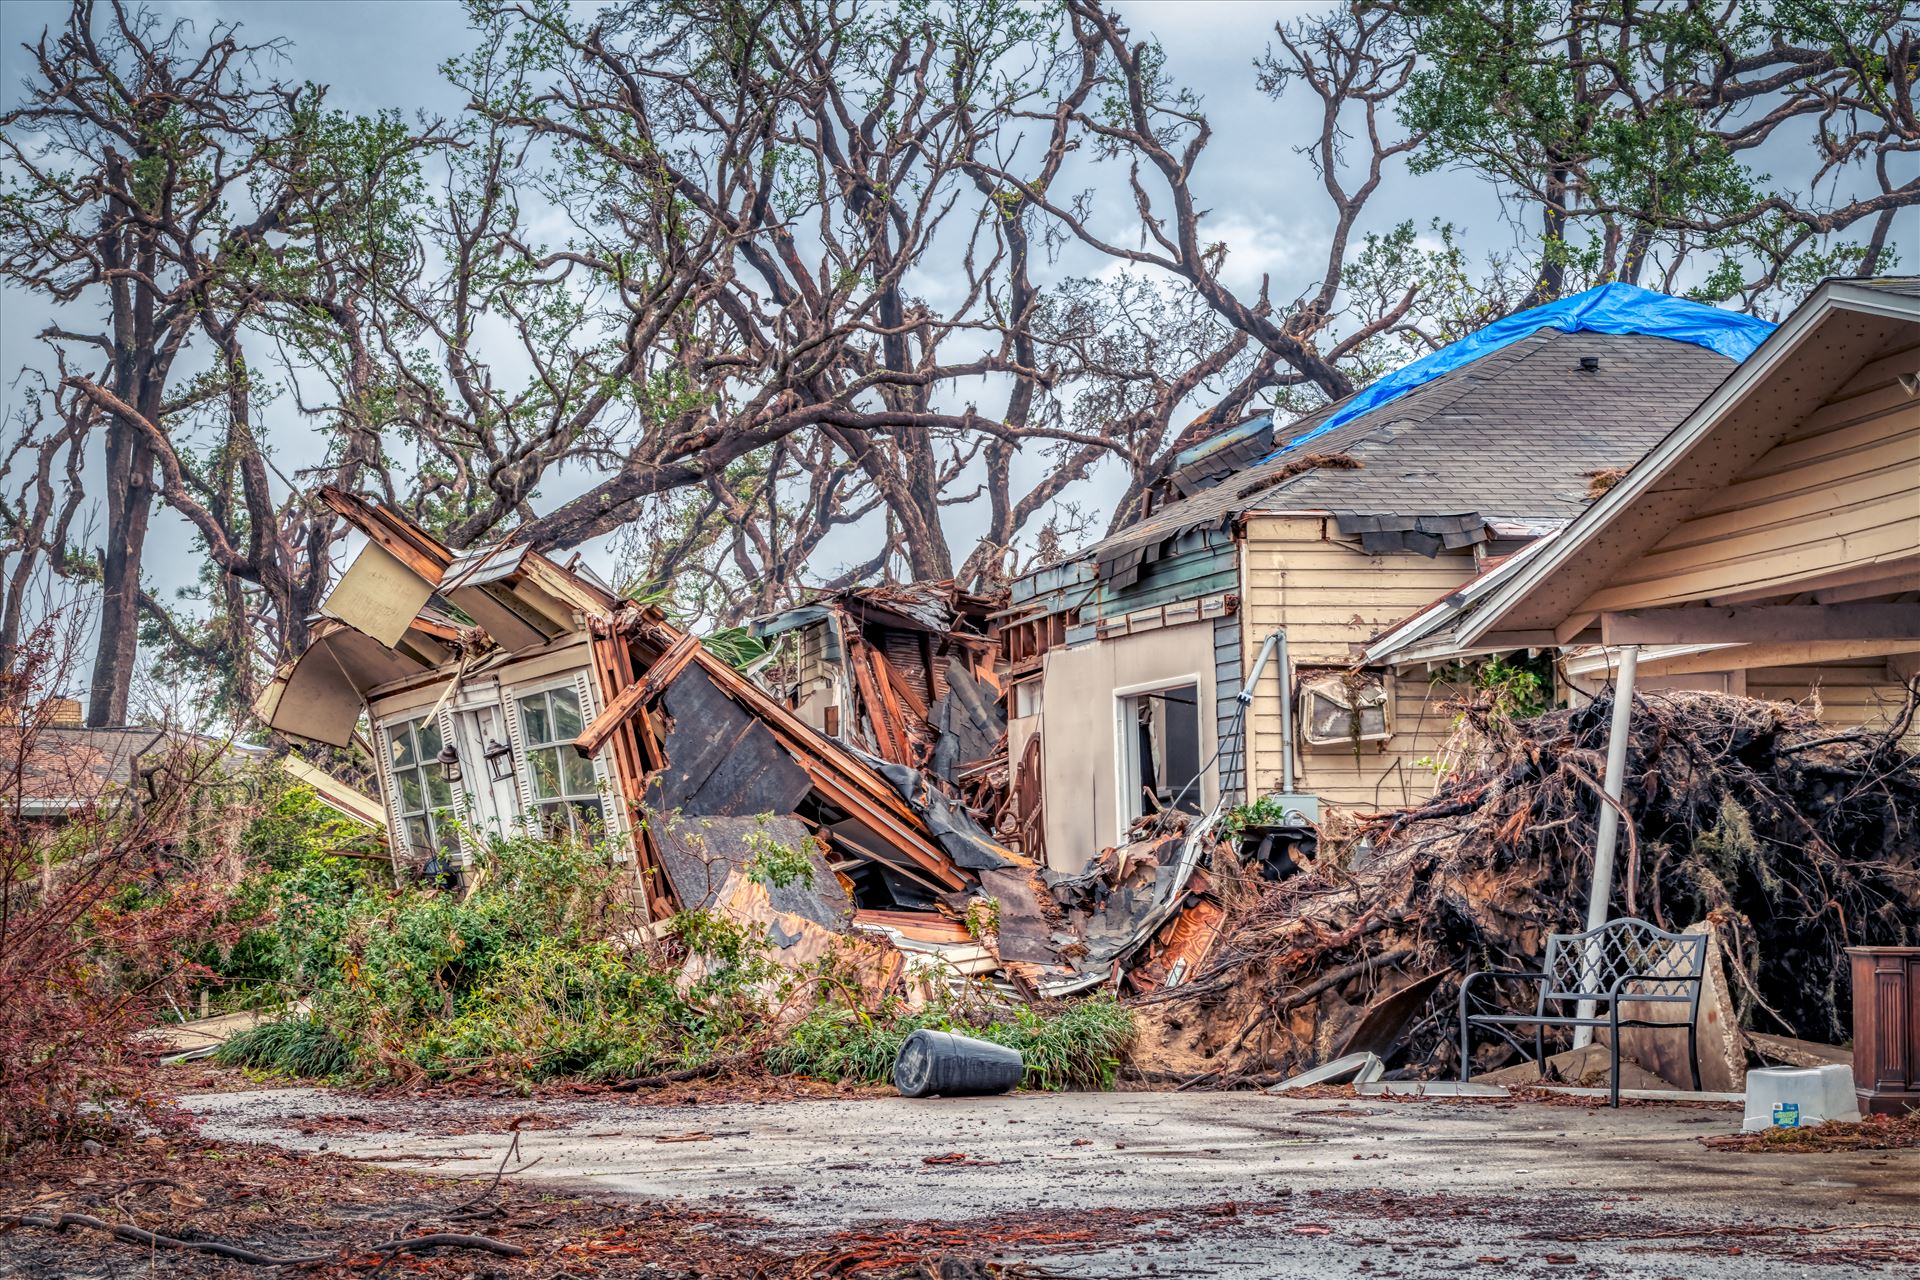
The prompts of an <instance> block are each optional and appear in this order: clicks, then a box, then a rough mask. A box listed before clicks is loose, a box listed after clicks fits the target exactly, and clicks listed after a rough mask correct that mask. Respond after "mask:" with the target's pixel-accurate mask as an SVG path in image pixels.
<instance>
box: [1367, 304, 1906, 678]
mask: <svg viewBox="0 0 1920 1280" xmlns="http://www.w3.org/2000/svg"><path fill="white" fill-rule="evenodd" d="M1901 324H1904V325H1908V326H1911V325H1914V324H1920V277H1890V278H1882V279H1875V280H1830V281H1827V282H1826V283H1824V284H1822V285H1821V286H1820V287H1819V288H1818V289H1817V290H1816V291H1815V292H1814V294H1813V296H1812V297H1810V298H1809V299H1808V300H1807V301H1806V302H1805V303H1803V304H1802V305H1801V306H1800V308H1799V309H1798V310H1796V311H1795V312H1794V313H1793V314H1792V315H1791V316H1789V317H1788V318H1787V320H1786V321H1785V322H1784V323H1783V324H1781V326H1780V327H1779V328H1778V329H1776V330H1775V331H1774V333H1773V334H1772V336H1770V337H1769V338H1768V339H1767V341H1766V342H1764V343H1762V344H1761V346H1760V347H1759V349H1758V350H1756V351H1755V352H1754V354H1753V355H1752V356H1751V357H1749V358H1748V359H1747V360H1746V361H1745V362H1744V363H1743V364H1741V365H1740V367H1739V369H1738V370H1737V372H1736V373H1735V374H1734V375H1733V376H1732V377H1730V378H1728V379H1727V380H1726V381H1725V382H1724V383H1723V384H1722V385H1721V386H1720V387H1719V388H1718V389H1717V390H1716V391H1715V392H1714V393H1713V394H1712V395H1711V396H1709V397H1708V398H1707V399H1706V400H1704V401H1703V402H1702V403H1701V404H1700V405H1699V406H1698V407H1697V408H1696V409H1695V410H1694V411H1693V412H1692V413H1691V414H1689V415H1687V417H1686V418H1685V419H1684V420H1683V421H1682V422H1680V423H1679V424H1678V425H1677V426H1676V427H1675V428H1674V429H1673V430H1672V431H1671V432H1669V433H1668V434H1667V435H1666V436H1665V437H1664V438H1663V439H1662V440H1660V441H1659V442H1658V443H1657V444H1656V445H1655V447H1654V448H1653V449H1652V450H1651V451H1650V452H1649V453H1648V454H1647V455H1646V456H1645V457H1644V458H1643V459H1642V460H1641V461H1640V462H1639V463H1638V465H1636V466H1634V467H1633V468H1632V469H1631V470H1630V471H1629V472H1628V473H1627V474H1626V475H1625V476H1623V477H1622V478H1621V479H1620V480H1619V481H1618V482H1617V483H1616V484H1615V485H1614V486H1613V487H1612V488H1611V489H1609V490H1608V491H1607V493H1606V494H1604V495H1603V496H1602V497H1601V498H1600V499H1599V500H1597V501H1596V502H1594V503H1593V505H1592V506H1590V507H1588V508H1587V509H1586V510H1585V511H1584V512H1582V513H1581V514H1580V515H1579V516H1578V517H1577V518H1576V519H1575V520H1574V521H1573V522H1572V523H1571V524H1570V525H1569V526H1568V527H1567V528H1566V529H1565V530H1564V531H1563V532H1562V533H1561V534H1560V535H1559V536H1558V537H1557V538H1555V539H1554V541H1553V545H1552V546H1551V547H1549V548H1547V549H1546V550H1544V551H1543V552H1542V553H1541V554H1539V555H1535V556H1531V557H1529V558H1528V559H1527V560H1526V561H1525V562H1524V563H1523V564H1521V565H1518V566H1516V567H1515V568H1514V569H1513V570H1512V571H1511V572H1509V573H1507V574H1504V575H1503V576H1502V577H1501V578H1500V580H1498V581H1497V582H1495V583H1493V584H1492V589H1491V590H1484V591H1482V592H1480V593H1478V594H1477V595H1476V596H1474V597H1473V598H1471V599H1463V600H1459V601H1456V602H1452V603H1451V605H1450V607H1449V608H1448V609H1447V611H1446V612H1447V614H1448V616H1446V617H1444V618H1429V619H1422V620H1420V623H1419V624H1418V625H1408V624H1402V626H1401V627H1399V628H1396V629H1395V631H1394V632H1393V633H1390V634H1389V635H1388V636H1385V637H1382V639H1381V640H1379V641H1377V642H1375V644H1374V645H1373V646H1372V647H1371V648H1370V649H1369V650H1368V652H1367V658H1368V660H1369V661H1381V660H1393V661H1408V660H1414V659H1416V658H1426V657H1431V656H1434V655H1436V654H1444V653H1465V652H1471V651H1474V650H1476V649H1481V648H1489V647H1491V648H1511V647H1514V646H1513V645H1511V644H1508V643H1505V642H1504V641H1505V640H1506V639H1509V638H1511V637H1513V636H1515V635H1519V634H1526V635H1533V634H1535V633H1539V632H1542V631H1543V630H1550V629H1553V628H1558V627H1560V626H1561V625H1562V624H1563V623H1568V622H1571V621H1573V620H1572V619H1570V618H1568V617H1567V616H1566V615H1567V614H1568V612H1569V611H1570V610H1571V609H1573V608H1575V607H1577V606H1578V605H1579V604H1580V602H1581V601H1583V600H1585V599H1586V598H1587V597H1588V596H1589V595H1591V594H1592V592H1593V591H1594V590H1595V589H1596V588H1597V587H1599V586H1600V585H1602V584H1605V583H1608V582H1610V581H1612V580H1613V579H1614V578H1615V576H1616V575H1618V574H1619V573H1620V572H1622V570H1623V569H1624V568H1625V567H1626V566H1627V565H1629V564H1630V563H1631V562H1632V561H1633V560H1634V558H1635V557H1637V556H1639V555H1641V554H1643V553H1644V552H1645V551H1646V550H1647V549H1648V548H1650V547H1652V546H1654V545H1655V544H1656V543H1658V542H1659V541H1660V540H1661V539H1662V538H1663V537H1665V536H1666V535H1667V534H1668V533H1670V532H1671V531H1672V530H1673V529H1674V528H1676V527H1677V526H1678V525H1679V524H1680V523H1681V522H1683V521H1684V520H1686V519H1687V518H1688V517H1689V516H1690V515H1691V514H1692V513H1693V511H1694V510H1695V508H1696V506H1697V503H1698V500H1699V494H1700V492H1701V491H1702V490H1703V489H1708V488H1717V487H1719V486H1721V485H1724V484H1726V483H1728V482H1729V481H1731V480H1732V479H1733V478H1734V477H1735V476H1736V475H1737V474H1738V473H1739V472H1740V471H1741V470H1742V469H1743V468H1745V467H1746V466H1748V465H1749V464H1750V463H1751V462H1752V461H1753V460H1754V459H1755V458H1757V457H1759V456H1760V455H1761V454H1763V453H1764V452H1765V451H1766V450H1767V449H1768V448H1770V447H1772V445H1773V444H1774V443H1776V442H1777V441H1778V440H1779V439H1780V438H1781V437H1782V436H1784V435H1785V434H1787V433H1788V432H1789V431H1790V430H1792V429H1793V427H1794V426H1795V424H1797V423H1798V422H1799V421H1800V420H1801V419H1802V418H1803V417H1804V416H1805V415H1806V414H1807V413H1808V412H1810V411H1811V410H1812V409H1813V408H1814V407H1815V406H1817V405H1819V404H1820V403H1822V401H1823V400H1825V398H1826V397H1827V396H1828V395H1830V394H1831V393H1832V392H1833V391H1834V390H1835V389H1836V388H1837V387H1838V386H1839V385H1840V384H1841V383H1842V382H1844V381H1845V380H1846V379H1847V378H1849V377H1851V376H1853V374H1854V373H1855V372H1856V371H1857V370H1858V368H1859V364H1860V362H1861V360H1863V359H1870V358H1871V357H1872V356H1873V354H1874V353H1875V352H1876V351H1878V350H1879V349H1880V347H1881V345H1882V344H1884V343H1885V342H1886V341H1888V340H1889V334H1890V333H1892V331H1893V329H1892V327H1893V326H1897V325H1901ZM1914 372H1915V373H1920V370H1915V371H1914ZM1409 622H1410V623H1412V622H1413V620H1409ZM1443 627H1444V628H1445V630H1444V631H1442V628H1443Z"/></svg>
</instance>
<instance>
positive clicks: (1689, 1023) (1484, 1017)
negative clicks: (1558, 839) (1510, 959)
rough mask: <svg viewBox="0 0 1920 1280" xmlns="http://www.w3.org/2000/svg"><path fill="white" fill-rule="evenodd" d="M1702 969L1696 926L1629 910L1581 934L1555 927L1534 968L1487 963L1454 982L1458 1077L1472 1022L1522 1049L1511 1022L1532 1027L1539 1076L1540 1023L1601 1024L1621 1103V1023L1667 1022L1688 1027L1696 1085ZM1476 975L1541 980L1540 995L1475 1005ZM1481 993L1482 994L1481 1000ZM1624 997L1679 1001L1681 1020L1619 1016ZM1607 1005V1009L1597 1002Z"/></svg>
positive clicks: (1464, 1068)
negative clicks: (1665, 923)
mask: <svg viewBox="0 0 1920 1280" xmlns="http://www.w3.org/2000/svg"><path fill="white" fill-rule="evenodd" d="M1706 973H1707V938H1706V935H1705V934H1700V933H1668V932H1667V931H1666V930H1664V929H1661V928H1658V927H1656V926H1654V925H1651V924H1648V923H1647V922H1646V921H1645V920H1635V919H1633V918H1631V917H1627V918H1623V919H1619V920H1609V921H1607V923H1605V924H1603V925H1601V926H1600V927H1599V928H1597V929H1589V930H1588V931H1587V932H1585V933H1556V934H1552V935H1551V936H1549V937H1548V939H1547V958H1546V962H1545V964H1543V965H1542V966H1541V971H1540V972H1539V973H1532V972H1528V971H1526V970H1521V969H1487V970H1483V971H1481V972H1479V973H1470V974H1468V975H1467V977H1466V981H1464V982H1462V983H1461V984H1460V1080H1461V1082H1462V1083H1465V1082H1466V1079H1467V1073H1468V1071H1469V1070H1470V1069H1471V1066H1472V1059H1471V1058H1469V1057H1468V1049H1469V1038H1470V1036H1471V1034H1472V1031H1473V1028H1475V1027H1485V1028H1487V1029H1489V1030H1491V1031H1493V1032H1494V1033H1495V1034H1496V1035H1498V1036H1499V1037H1500V1038H1501V1039H1503V1040H1505V1041H1506V1042H1507V1043H1508V1044H1511V1045H1512V1046H1513V1047H1514V1048H1515V1049H1518V1050H1519V1051H1520V1052H1521V1053H1525V1052H1526V1051H1527V1049H1526V1046H1525V1045H1523V1044H1522V1043H1521V1042H1520V1041H1519V1040H1517V1039H1515V1038H1514V1036H1513V1033H1512V1032H1510V1031H1509V1030H1508V1028H1509V1027H1520V1026H1528V1025H1531V1026H1532V1027H1533V1060H1534V1061H1535V1062H1537V1063H1539V1064H1540V1073H1541V1075H1542V1077H1544V1076H1545V1075H1546V1070H1547V1044H1546V1030H1547V1028H1548V1027H1606V1028H1607V1029H1608V1031H1609V1032H1610V1033H1611V1034H1610V1035H1609V1038H1608V1044H1609V1047H1610V1049H1611V1051H1612V1071H1613V1087H1612V1091H1611V1097H1610V1102H1611V1105H1613V1106H1616V1107H1617V1106H1619V1105H1620V1028H1622V1027H1652V1028H1660V1027H1668V1028H1671V1029H1672V1030H1674V1031H1680V1030H1682V1029H1684V1030H1685V1031H1686V1033H1687V1063H1688V1065H1689V1066H1690V1067H1691V1068H1692V1069H1693V1087H1694V1088H1695V1089H1698V1088H1699V1087H1700V1036H1699V1030H1698V1028H1697V1027H1696V1025H1695V1023H1696V1021H1697V1018H1698V1015H1699V1012H1700V988H1701V986H1702V985H1703V984H1704V982H1705V980H1706ZM1481 978H1511V979H1521V980H1526V981H1530V982H1535V983H1538V984H1539V996H1538V998H1537V999H1536V1001H1535V1002H1534V1007H1533V1012H1532V1013H1530V1014H1527V1013H1498V1012H1476V1011H1475V1010H1474V1006H1473V990H1474V983H1475V982H1476V981H1477V980H1479V979H1481ZM1484 998H1485V997H1484V993H1483V995H1482V1000H1483V1001H1484ZM1623 1000H1634V1001H1648V1002H1652V1003H1661V1004H1683V1005H1685V1006H1686V1009H1687V1020H1686V1022H1685V1023H1679V1022H1648V1021H1646V1020H1644V1019H1641V1018H1622V1017H1621V1016H1620V1002H1621V1001H1623ZM1569 1001H1571V1002H1575V1006H1576V1007H1575V1010H1574V1011H1573V1012H1571V1013H1548V1012H1547V1005H1548V1004H1549V1003H1553V1004H1556V1005H1564V1004H1566V1003H1567V1002H1569ZM1584 1001H1592V1002H1593V1004H1592V1006H1591V1008H1592V1010H1593V1011H1592V1013H1590V1014H1589V1013H1588V1012H1586V1011H1585V1010H1581V1009H1580V1008H1579V1007H1578V1005H1579V1002H1584ZM1601 1005H1604V1006H1606V1012H1605V1014H1604V1015H1603V1014H1601V1013H1600V1012H1599V1009H1598V1007H1599V1006H1601Z"/></svg>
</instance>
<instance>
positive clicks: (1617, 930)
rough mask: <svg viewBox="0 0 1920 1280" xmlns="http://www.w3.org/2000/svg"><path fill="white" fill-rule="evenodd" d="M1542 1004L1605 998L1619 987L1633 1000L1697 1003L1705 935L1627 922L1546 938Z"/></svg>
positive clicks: (1704, 960) (1611, 922)
mask: <svg viewBox="0 0 1920 1280" xmlns="http://www.w3.org/2000/svg"><path fill="white" fill-rule="evenodd" d="M1543 967H1544V969H1545V972H1546V975H1547V980H1546V982H1544V983H1543V984H1541V986H1542V990H1541V996H1542V999H1543V1000H1589V999H1596V998H1598V999H1605V998H1606V997H1607V996H1608V995H1609V994H1610V993H1611V992H1612V991H1613V985H1614V983H1615V982H1618V981H1619V980H1620V979H1621V978H1624V977H1629V976H1630V975H1631V976H1632V981H1629V982H1626V983H1623V984H1622V985H1621V988H1620V991H1621V994H1622V995H1629V994H1630V995H1632V997H1633V998H1634V999H1635V1000H1676V1001H1679V1000H1698V999H1699V997H1700V983H1701V981H1702V980H1703V979H1704V978H1705V977H1706V972H1707V935H1706V934H1704V933H1668V932H1667V931H1666V930H1665V929H1661V928H1659V927H1658V926H1655V925H1652V924H1649V923H1647V922H1646V921H1645V920H1635V919H1633V918H1632V917H1630V916H1629V917H1625V918H1623V919H1619V920H1609V921H1607V922H1606V923H1605V924H1603V925H1601V926H1600V927H1599V928H1598V929H1589V930H1587V932H1585V933H1556V934H1553V935H1551V936H1550V937H1549V938H1548V939H1547V959H1546V964H1545V965H1544V966H1543Z"/></svg>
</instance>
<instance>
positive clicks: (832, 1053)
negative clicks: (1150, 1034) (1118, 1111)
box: [766, 997, 1133, 1090]
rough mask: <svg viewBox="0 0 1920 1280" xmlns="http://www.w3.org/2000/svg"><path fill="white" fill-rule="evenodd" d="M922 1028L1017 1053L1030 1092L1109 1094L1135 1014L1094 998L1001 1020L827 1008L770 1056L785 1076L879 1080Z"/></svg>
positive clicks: (947, 1012)
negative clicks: (1103, 1091) (952, 1033)
mask: <svg viewBox="0 0 1920 1280" xmlns="http://www.w3.org/2000/svg"><path fill="white" fill-rule="evenodd" d="M921 1028H927V1029H929V1030H933V1031H957V1032H959V1033H960V1034H962V1035H968V1036H973V1037H974V1038H976V1039H979V1040H988V1041H992V1042H993V1043H994V1044H1003V1045H1006V1046H1007V1047H1008V1048H1010V1049H1018V1050H1019V1051H1020V1056H1021V1058H1022V1060H1023V1061H1025V1063H1026V1067H1027V1074H1026V1079H1025V1085H1026V1087H1028V1088H1032V1089H1056V1090H1057V1089H1110V1088H1112V1087H1113V1080H1114V1075H1115V1073H1116V1072H1117V1071H1118V1070H1119V1068H1120V1057H1121V1054H1122V1053H1124V1052H1125V1050H1126V1047H1127V1043H1128V1041H1130V1040H1131V1039H1132V1037H1133V1015H1132V1014H1131V1013H1129V1012H1128V1011H1127V1010H1126V1009H1124V1008H1122V1007H1121V1006H1120V1005H1119V1004H1117V1003H1116V1002H1114V1001H1113V1000H1110V999H1107V998H1104V997H1096V998H1094V999H1090V1000H1083V1001H1081V1002H1080V1003H1078V1004H1073V1005H1068V1006H1065V1007H1063V1008H1061V1009H1059V1010H1058V1011H1057V1012H1046V1013H1041V1012H1036V1011H1034V1010H1032V1009H1028V1008H1018V1009H1014V1010H1013V1011H1011V1012H1010V1013H1009V1014H1007V1015H1006V1016H1004V1017H1000V1018H993V1019H986V1018H982V1017H979V1016H978V1015H975V1016H971V1017H970V1016H966V1015H963V1014H960V1013H958V1012H956V1011H955V1010H953V1009H950V1008H931V1009H928V1010H925V1011H923V1012H920V1013H912V1014H909V1013H899V1014H896V1015H894V1016H874V1015H869V1014H867V1013H864V1012H862V1011H859V1010H849V1009H842V1008H828V1007H823V1008H819V1009H816V1010H814V1011H813V1012H812V1013H810V1014H808V1015H807V1016H806V1017H805V1018H803V1019H801V1020H800V1021H799V1022H797V1023H795V1024H794V1025H793V1027H792V1028H791V1029H790V1030H789V1031H788V1033H787V1035H786V1037H785V1039H783V1040H782V1041H781V1042H779V1043H778V1044H776V1045H775V1046H774V1047H773V1048H772V1049H770V1050H768V1052H767V1058H766V1060H767V1065H768V1066H769V1067H771V1068H772V1069H773V1070H775V1071H777V1072H781V1073H783V1074H788V1075H808V1076H819V1077H823V1078H826V1079H831V1080H860V1081H866V1082H868V1083H878V1082H882V1081H885V1080H887V1079H888V1078H889V1077H890V1076H891V1074H892V1072H893V1060H894V1058H895V1057H896V1056H898V1054H899V1052H900V1046H901V1045H902V1044H904V1043H906V1039H907V1037H908V1036H910V1035H912V1034H913V1033H914V1032H915V1031H917V1030H920V1029H921Z"/></svg>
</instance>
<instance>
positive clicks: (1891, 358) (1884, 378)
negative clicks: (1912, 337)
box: [1833, 344, 1920, 400]
mask: <svg viewBox="0 0 1920 1280" xmlns="http://www.w3.org/2000/svg"><path fill="white" fill-rule="evenodd" d="M1903 373H1906V374H1914V373H1920V344H1915V345H1913V346H1910V347H1903V348H1901V349H1900V350H1898V351H1894V352H1891V353H1889V354H1887V355H1884V356H1881V357H1880V358H1879V359H1878V360H1875V361H1874V362H1873V363H1872V364H1869V365H1866V366H1865V367H1863V368H1862V369H1861V370H1860V372H1858V373H1856V374H1854V375H1853V377H1852V378H1850V379H1848V380H1847V384H1846V385H1845V386H1844V387H1841V388H1840V390H1839V391H1837V392H1835V393H1834V397H1833V398H1834V399H1836V400H1842V399H1846V398H1848V397H1851V396H1857V395H1859V394H1860V393H1861V392H1863V391H1872V390H1875V389H1876V388H1879V387H1884V386H1886V385H1887V384H1888V383H1890V382H1893V381H1895V380H1896V379H1898V378H1899V376H1900V375H1901V374H1903Z"/></svg>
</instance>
